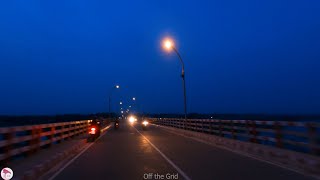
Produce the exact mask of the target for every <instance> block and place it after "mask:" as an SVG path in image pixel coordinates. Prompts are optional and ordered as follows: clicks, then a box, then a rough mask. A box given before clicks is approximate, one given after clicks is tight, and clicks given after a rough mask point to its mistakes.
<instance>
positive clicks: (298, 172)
mask: <svg viewBox="0 0 320 180" xmlns="http://www.w3.org/2000/svg"><path fill="white" fill-rule="evenodd" d="M151 125H153V126H156V127H158V128H159V127H160V129H161V130H164V131H167V132H169V133H172V134H175V135H178V136H182V137H185V138H187V139H191V140H194V141H198V142H200V143H203V144H206V145H209V146H212V147H215V148H220V149H222V150H227V151H230V152H232V153H235V154H238V155H241V156H244V157H247V158H252V159H254V160H257V161H260V162H263V163H266V164H271V165H274V166H277V167H280V168H283V169H285V170H288V171H292V172H295V173H297V174H300V175H303V176H306V177H313V178H319V177H318V176H314V175H308V174H305V173H303V172H302V171H299V170H296V169H293V168H290V167H285V166H283V165H280V164H278V163H275V162H272V161H268V160H265V159H262V158H259V157H255V156H252V155H250V154H246V153H242V152H241V151H237V150H233V149H229V148H226V147H222V146H219V145H214V144H211V143H209V142H207V141H205V140H202V139H198V138H197V137H190V136H187V135H184V134H182V133H179V132H174V131H173V130H169V129H166V128H165V127H162V126H160V125H157V124H151ZM319 179H320V178H319Z"/></svg>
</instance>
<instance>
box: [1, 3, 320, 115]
mask: <svg viewBox="0 0 320 180" xmlns="http://www.w3.org/2000/svg"><path fill="white" fill-rule="evenodd" d="M167 36H170V37H172V38H173V39H174V41H175V45H176V48H177V49H178V51H179V52H180V53H181V56H182V58H183V60H184V61H185V66H186V67H185V68H186V86H187V96H188V112H198V113H268V114H319V113H320V81H319V78H320V1H319V0H287V1H284V0H268V1H257V0H242V1H239V0H211V1H209V0H208V1H204V0H197V1H191V0H183V1H182V0H176V1H174V0H161V1H157V0H145V1H142V0H136V1H132V0H122V1H101V0H90V1H84V0H67V1H62V0H56V1H40V0H30V1H25V0H6V1H1V2H0V115H25V114H63V113H94V112H107V110H108V96H109V93H110V89H111V88H112V86H114V85H116V84H119V85H120V86H121V88H120V89H119V90H117V91H114V94H113V96H112V97H113V101H112V102H113V106H114V107H113V110H114V111H117V112H119V107H118V105H116V104H118V103H119V101H120V100H122V101H124V102H125V103H126V105H128V103H129V102H130V101H129V99H130V98H131V97H133V96H134V97H136V98H137V101H136V102H137V105H139V109H140V110H141V111H144V112H149V113H183V89H182V81H181V77H180V73H181V64H180V62H179V59H178V57H177V55H176V54H174V53H173V52H171V53H168V52H165V51H164V50H163V49H162V47H161V40H162V39H163V38H164V37H167Z"/></svg>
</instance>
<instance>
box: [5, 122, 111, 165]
mask: <svg viewBox="0 0 320 180" xmlns="http://www.w3.org/2000/svg"><path fill="white" fill-rule="evenodd" d="M104 122H106V121H103V122H102V123H104ZM89 123H90V120H82V121H72V122H62V123H52V124H39V125H29V126H16V127H7V128H0V162H1V164H2V163H5V162H8V161H9V160H10V159H13V158H14V157H17V156H21V155H29V154H32V153H35V152H37V150H39V149H40V148H42V147H46V146H50V145H52V144H55V143H60V142H61V141H62V140H67V139H69V138H72V137H74V136H77V135H79V134H82V133H85V132H87V130H88V129H87V128H88V125H89Z"/></svg>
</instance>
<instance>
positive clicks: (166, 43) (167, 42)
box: [162, 38, 187, 123]
mask: <svg viewBox="0 0 320 180" xmlns="http://www.w3.org/2000/svg"><path fill="white" fill-rule="evenodd" d="M162 43H163V47H164V49H165V50H167V51H171V50H173V51H174V52H175V53H176V54H177V55H178V57H179V60H180V62H181V65H182V72H181V77H182V83H183V94H184V119H185V123H186V121H187V93H186V82H185V71H184V62H183V60H182V58H181V56H180V54H179V52H178V50H177V49H176V48H175V46H174V42H173V40H172V39H170V38H165V39H164V40H163V42H162Z"/></svg>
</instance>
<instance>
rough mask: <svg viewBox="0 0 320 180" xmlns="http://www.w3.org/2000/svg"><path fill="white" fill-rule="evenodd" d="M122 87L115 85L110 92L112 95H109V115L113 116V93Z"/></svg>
mask: <svg viewBox="0 0 320 180" xmlns="http://www.w3.org/2000/svg"><path fill="white" fill-rule="evenodd" d="M119 88H120V86H119V85H115V86H113V87H112V89H111V91H110V95H109V115H110V116H111V96H112V92H113V90H114V89H119Z"/></svg>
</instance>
